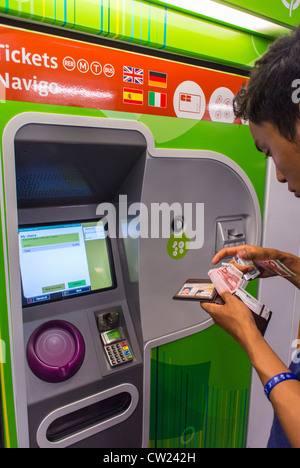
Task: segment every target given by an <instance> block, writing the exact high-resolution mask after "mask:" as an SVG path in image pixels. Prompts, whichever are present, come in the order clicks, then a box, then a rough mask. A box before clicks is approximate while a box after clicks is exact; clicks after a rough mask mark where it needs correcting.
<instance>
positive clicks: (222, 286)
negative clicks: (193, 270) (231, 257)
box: [208, 264, 243, 294]
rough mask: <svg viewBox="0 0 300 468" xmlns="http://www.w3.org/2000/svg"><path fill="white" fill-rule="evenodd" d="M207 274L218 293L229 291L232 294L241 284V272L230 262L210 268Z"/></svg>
mask: <svg viewBox="0 0 300 468" xmlns="http://www.w3.org/2000/svg"><path fill="white" fill-rule="evenodd" d="M208 276H209V277H210V279H211V281H212V283H213V284H214V286H215V288H216V290H217V291H218V293H220V292H222V291H229V292H230V293H231V294H233V293H235V292H236V291H237V290H238V288H239V287H240V286H241V285H242V284H243V273H242V272H241V271H239V270H238V269H237V268H236V267H235V266H234V265H232V264H229V265H228V266H225V267H221V268H216V269H214V270H210V271H209V272H208Z"/></svg>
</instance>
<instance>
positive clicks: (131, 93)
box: [123, 88, 144, 105]
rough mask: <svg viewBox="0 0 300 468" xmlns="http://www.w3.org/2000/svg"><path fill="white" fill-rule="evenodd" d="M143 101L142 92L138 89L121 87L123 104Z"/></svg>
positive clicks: (140, 103) (141, 102)
mask: <svg viewBox="0 0 300 468" xmlns="http://www.w3.org/2000/svg"><path fill="white" fill-rule="evenodd" d="M143 101H144V93H143V91H141V90H140V89H131V88H123V102H124V104H139V105H142V104H143Z"/></svg>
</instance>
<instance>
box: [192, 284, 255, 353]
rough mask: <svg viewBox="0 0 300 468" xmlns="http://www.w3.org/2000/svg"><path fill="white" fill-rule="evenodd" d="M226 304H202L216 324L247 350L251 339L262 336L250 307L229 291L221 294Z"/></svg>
mask: <svg viewBox="0 0 300 468" xmlns="http://www.w3.org/2000/svg"><path fill="white" fill-rule="evenodd" d="M220 296H221V297H222V299H223V301H224V302H225V305H223V306H222V305H216V304H208V303H203V304H201V306H202V308H203V309H204V310H205V312H207V313H208V314H209V315H210V316H211V318H212V319H213V321H214V322H215V324H216V325H219V326H220V327H221V328H222V329H223V330H225V331H226V332H227V333H229V335H231V336H232V337H233V338H234V339H235V340H236V341H237V342H238V343H239V344H240V346H241V347H242V348H243V349H244V350H245V351H246V352H247V351H248V345H249V343H250V341H251V340H253V339H255V338H256V337H257V336H259V335H260V336H261V334H260V332H259V330H258V328H257V327H256V324H255V320H254V317H253V315H252V312H251V311H250V309H248V307H247V306H245V304H243V302H242V301H240V299H238V298H237V297H235V296H232V295H231V294H230V293H229V292H228V291H225V292H223V293H221V294H220ZM249 340H250V341H249Z"/></svg>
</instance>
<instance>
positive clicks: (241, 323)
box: [202, 292, 300, 448]
mask: <svg viewBox="0 0 300 468" xmlns="http://www.w3.org/2000/svg"><path fill="white" fill-rule="evenodd" d="M221 296H222V298H223V300H224V302H225V305H224V306H219V305H216V304H202V307H203V309H204V310H205V311H206V312H207V313H208V314H210V316H211V317H212V319H213V320H214V322H215V323H216V324H217V325H219V326H220V327H221V328H223V329H224V330H225V331H226V332H227V333H229V334H230V335H231V336H232V337H233V338H234V339H235V340H236V341H237V342H238V343H239V344H240V346H241V347H242V348H243V349H244V351H245V352H246V353H247V354H248V356H249V359H250V361H251V364H252V366H253V367H254V368H255V370H256V372H257V374H258V376H259V378H260V380H261V382H262V384H263V386H265V385H266V384H267V382H268V381H269V380H270V379H271V378H272V377H274V376H276V375H278V374H282V373H285V372H290V371H289V369H288V368H287V367H286V366H285V364H284V363H283V362H282V361H281V360H280V359H279V357H278V356H277V355H276V353H275V352H274V351H273V350H272V349H271V348H270V346H269V345H268V343H267V342H266V341H265V339H264V338H263V336H262V335H261V333H260V332H259V330H258V329H257V327H256V325H255V321H254V318H253V316H252V313H251V311H250V310H249V309H248V307H246V306H245V305H244V304H243V303H242V302H241V301H240V300H239V299H238V298H236V297H234V296H232V295H231V294H230V293H229V292H224V293H221ZM270 402H271V403H272V406H273V408H274V411H275V413H276V415H277V417H278V419H279V421H280V423H281V425H282V428H283V430H284V431H285V434H286V436H287V438H288V439H289V441H290V444H291V445H292V447H294V448H300V382H299V381H296V380H290V381H285V382H282V383H280V384H278V385H277V386H276V387H275V388H274V389H273V390H272V391H271V393H270Z"/></svg>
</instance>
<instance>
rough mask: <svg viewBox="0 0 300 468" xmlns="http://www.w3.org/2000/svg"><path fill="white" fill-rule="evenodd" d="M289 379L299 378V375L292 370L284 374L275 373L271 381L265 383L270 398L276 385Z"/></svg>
mask: <svg viewBox="0 0 300 468" xmlns="http://www.w3.org/2000/svg"><path fill="white" fill-rule="evenodd" d="M287 380H299V379H298V377H297V376H296V375H295V374H293V373H292V372H283V373H282V374H278V375H275V376H274V377H272V379H270V380H269V382H268V383H267V384H266V385H265V394H266V396H267V397H268V399H269V400H270V393H271V391H272V390H273V388H274V387H276V385H278V384H280V383H281V382H286V381H287Z"/></svg>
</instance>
